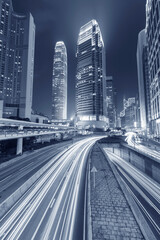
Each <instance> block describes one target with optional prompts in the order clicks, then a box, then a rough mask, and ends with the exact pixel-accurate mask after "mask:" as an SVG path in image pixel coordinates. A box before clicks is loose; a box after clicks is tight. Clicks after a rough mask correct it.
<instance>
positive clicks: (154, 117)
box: [146, 0, 160, 137]
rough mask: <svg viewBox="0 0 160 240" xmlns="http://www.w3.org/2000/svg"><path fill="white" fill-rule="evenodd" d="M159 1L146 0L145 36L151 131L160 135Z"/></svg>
mask: <svg viewBox="0 0 160 240" xmlns="http://www.w3.org/2000/svg"><path fill="white" fill-rule="evenodd" d="M159 26H160V1H155V0H147V3H146V38H147V48H148V68H149V81H150V83H149V87H150V104H151V124H150V125H151V133H152V135H153V136H156V137H160V44H159V43H160V30H159Z"/></svg>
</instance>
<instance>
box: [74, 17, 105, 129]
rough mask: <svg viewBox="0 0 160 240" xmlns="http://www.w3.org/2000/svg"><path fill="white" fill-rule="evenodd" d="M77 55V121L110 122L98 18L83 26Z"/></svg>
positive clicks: (96, 123) (95, 124)
mask: <svg viewBox="0 0 160 240" xmlns="http://www.w3.org/2000/svg"><path fill="white" fill-rule="evenodd" d="M76 57H77V74H76V115H77V121H89V122H90V124H91V125H92V122H93V127H96V126H98V125H99V124H98V122H99V123H100V121H104V122H105V121H106V105H105V94H106V88H105V84H106V83H105V54H104V43H103V39H102V34H101V31H100V28H99V25H98V23H97V21H96V20H92V21H90V22H88V23H87V24H85V25H84V26H82V27H81V28H80V32H79V37H78V42H77V53H76ZM99 126H100V125H99ZM99 126H98V127H99Z"/></svg>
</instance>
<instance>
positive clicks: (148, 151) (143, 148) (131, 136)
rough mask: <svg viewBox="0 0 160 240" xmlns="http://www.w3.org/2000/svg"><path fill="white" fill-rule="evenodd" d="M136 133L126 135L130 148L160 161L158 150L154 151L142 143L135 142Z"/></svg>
mask: <svg viewBox="0 0 160 240" xmlns="http://www.w3.org/2000/svg"><path fill="white" fill-rule="evenodd" d="M135 135H136V134H135V133H134V132H129V133H127V134H126V136H127V137H126V142H127V143H128V145H129V146H131V147H133V148H135V149H137V150H139V151H141V152H143V153H145V154H147V155H149V156H151V157H154V158H156V159H159V160H160V152H159V151H158V150H153V149H151V148H149V147H148V146H147V147H146V146H144V145H142V144H140V143H136V142H135Z"/></svg>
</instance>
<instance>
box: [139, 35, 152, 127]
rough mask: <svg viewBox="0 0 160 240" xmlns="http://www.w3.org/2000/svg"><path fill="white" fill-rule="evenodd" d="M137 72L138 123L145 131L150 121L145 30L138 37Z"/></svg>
mask: <svg viewBox="0 0 160 240" xmlns="http://www.w3.org/2000/svg"><path fill="white" fill-rule="evenodd" d="M137 72H138V89H139V102H140V122H141V128H142V129H144V130H146V129H147V127H148V123H149V120H150V93H149V73H148V54H147V42H146V33H145V30H142V31H141V32H140V33H139V35H138V43H137Z"/></svg>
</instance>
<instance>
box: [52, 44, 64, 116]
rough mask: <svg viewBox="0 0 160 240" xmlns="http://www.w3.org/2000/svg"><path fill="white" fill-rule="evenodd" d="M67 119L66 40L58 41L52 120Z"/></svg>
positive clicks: (53, 85)
mask: <svg viewBox="0 0 160 240" xmlns="http://www.w3.org/2000/svg"><path fill="white" fill-rule="evenodd" d="M64 119H67V51H66V46H65V44H64V42H62V41H60V42H57V43H56V45H55V54H54V61H53V79H52V120H64Z"/></svg>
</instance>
